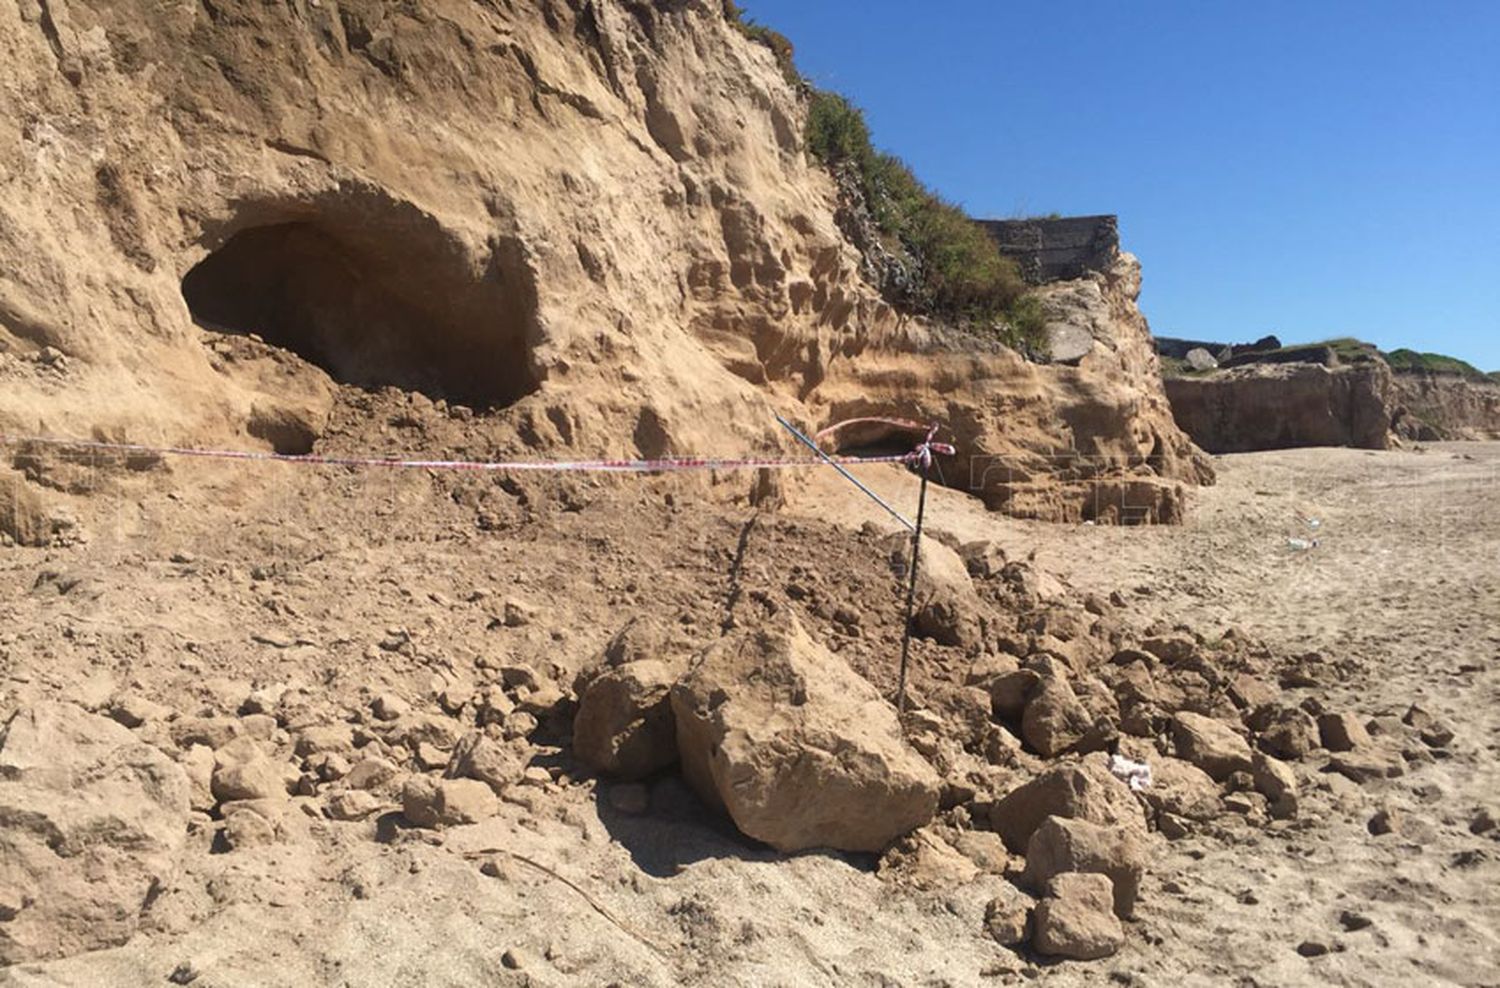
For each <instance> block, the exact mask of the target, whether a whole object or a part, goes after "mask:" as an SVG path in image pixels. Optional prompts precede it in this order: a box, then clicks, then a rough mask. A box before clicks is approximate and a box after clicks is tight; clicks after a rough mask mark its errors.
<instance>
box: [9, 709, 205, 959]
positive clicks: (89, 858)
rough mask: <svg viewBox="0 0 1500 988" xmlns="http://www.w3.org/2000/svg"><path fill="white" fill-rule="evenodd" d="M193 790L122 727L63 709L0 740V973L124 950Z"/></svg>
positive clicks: (17, 726)
mask: <svg viewBox="0 0 1500 988" xmlns="http://www.w3.org/2000/svg"><path fill="white" fill-rule="evenodd" d="M189 791H190V786H189V783H188V780H187V777H186V776H185V775H184V774H183V771H182V769H181V768H179V767H178V766H177V765H176V764H175V763H174V762H172V761H171V760H170V759H169V758H167V757H166V756H165V755H163V754H162V753H161V752H159V751H157V750H156V749H155V748H152V747H150V746H149V745H145V744H141V743H140V742H138V741H137V740H136V738H135V737H134V736H133V735H132V734H131V733H130V731H128V730H127V729H126V728H124V727H122V726H120V725H119V724H116V723H115V722H114V721H111V720H108V719H107V718H104V717H99V716H94V715H91V714H88V713H85V712H84V711H82V710H80V709H78V708H77V707H74V706H71V705H67V704H60V703H40V704H36V705H34V706H31V707H26V708H23V709H22V710H20V711H18V712H17V713H16V714H14V715H13V716H12V717H11V718H10V720H9V721H8V722H7V723H6V724H5V726H4V728H3V730H0V890H4V893H3V897H8V898H10V899H11V900H12V901H11V902H10V904H9V905H7V906H6V907H5V911H6V913H8V914H9V915H6V916H5V917H4V918H3V919H0V964H20V963H24V962H26V961H33V960H43V959H47V958H54V957H66V956H69V955H71V954H76V953H79V952H82V951H86V950H95V949H99V948H103V947H110V946H115V945H117V944H121V943H124V942H125V941H126V940H128V939H129V938H130V936H131V935H132V934H133V933H134V932H135V929H136V926H137V924H138V922H139V919H140V914H141V910H142V909H143V908H144V907H145V905H146V904H147V903H148V902H149V901H150V899H151V898H152V897H153V896H154V895H155V894H156V892H157V891H158V890H159V889H161V888H163V887H166V886H167V885H169V884H170V883H171V882H172V880H173V877H174V876H175V874H176V870H177V855H178V853H179V851H180V850H181V849H182V847H183V844H184V842H185V840H186V838H187V822H188V812H189V810H188V802H189Z"/></svg>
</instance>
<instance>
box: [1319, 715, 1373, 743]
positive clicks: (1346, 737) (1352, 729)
mask: <svg viewBox="0 0 1500 988" xmlns="http://www.w3.org/2000/svg"><path fill="white" fill-rule="evenodd" d="M1318 734H1319V736H1320V737H1321V738H1322V741H1323V747H1325V748H1327V749H1328V750H1329V751H1353V750H1354V749H1356V748H1363V747H1366V746H1368V745H1370V744H1371V743H1372V741H1371V738H1370V732H1369V731H1367V730H1365V725H1364V724H1362V723H1361V722H1360V720H1359V718H1357V717H1355V716H1354V715H1353V714H1333V713H1328V714H1324V715H1323V716H1321V717H1319V718H1318Z"/></svg>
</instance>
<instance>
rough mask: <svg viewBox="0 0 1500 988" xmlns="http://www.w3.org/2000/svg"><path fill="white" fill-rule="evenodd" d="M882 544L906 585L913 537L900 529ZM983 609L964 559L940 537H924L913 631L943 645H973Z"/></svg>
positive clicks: (976, 638)
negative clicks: (939, 538)
mask: <svg viewBox="0 0 1500 988" xmlns="http://www.w3.org/2000/svg"><path fill="white" fill-rule="evenodd" d="M883 544H884V545H885V547H886V549H887V554H888V557H889V559H890V564H891V571H892V572H893V573H894V574H895V576H896V578H897V579H898V580H900V581H901V583H902V585H903V586H904V585H905V583H906V581H907V579H908V575H907V574H908V569H907V567H908V566H909V565H910V564H911V538H910V537H909V536H908V535H906V534H905V533H904V532H898V533H896V534H893V535H891V536H889V537H888V538H887V539H886V540H885V542H884V543H883ZM982 610H983V606H982V605H981V604H980V601H979V594H978V593H976V592H975V590H974V581H973V580H972V579H971V578H970V577H969V569H968V567H967V566H965V565H964V561H963V559H962V558H960V557H959V555H958V553H956V552H954V551H953V550H952V549H950V548H948V547H947V546H946V545H944V544H943V543H941V542H939V541H938V540H937V539H923V540H922V554H921V558H920V559H919V560H918V561H917V598H916V610H915V611H914V613H913V614H912V631H913V633H914V634H916V635H917V636H918V637H921V638H930V639H932V640H933V641H935V642H937V643H938V644H940V645H959V646H969V645H974V644H977V643H978V640H979V614H980V612H981V611H982Z"/></svg>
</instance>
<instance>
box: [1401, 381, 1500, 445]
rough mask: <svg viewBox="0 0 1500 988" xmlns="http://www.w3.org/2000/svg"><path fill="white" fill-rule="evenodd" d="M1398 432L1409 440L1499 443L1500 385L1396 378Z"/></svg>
mask: <svg viewBox="0 0 1500 988" xmlns="http://www.w3.org/2000/svg"><path fill="white" fill-rule="evenodd" d="M1395 398H1396V401H1397V403H1398V406H1399V407H1398V409H1397V415H1396V430H1397V432H1399V433H1400V434H1401V435H1402V436H1405V437H1407V438H1409V439H1420V440H1437V439H1500V384H1486V383H1483V382H1480V381H1468V380H1465V379H1463V378H1461V377H1457V376H1455V375H1452V374H1410V373H1402V374H1397V375H1395Z"/></svg>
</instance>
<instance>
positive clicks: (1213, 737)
mask: <svg viewBox="0 0 1500 988" xmlns="http://www.w3.org/2000/svg"><path fill="white" fill-rule="evenodd" d="M1172 740H1173V743H1174V744H1175V745H1176V749H1177V757H1178V758H1182V759H1184V760H1186V761H1189V762H1192V763H1193V764H1194V765H1196V766H1198V767H1199V768H1201V769H1203V771H1205V772H1207V773H1208V774H1209V775H1210V776H1212V777H1213V779H1214V780H1215V781H1218V782H1222V781H1223V780H1224V779H1227V778H1228V777H1229V776H1230V775H1231V774H1233V773H1234V772H1248V771H1249V770H1250V768H1251V765H1252V758H1251V754H1250V745H1249V744H1248V743H1247V742H1246V741H1245V739H1244V738H1242V737H1240V735H1239V734H1237V733H1235V731H1234V729H1233V728H1231V727H1230V726H1229V725H1227V724H1224V723H1222V722H1220V721H1217V720H1214V719H1213V718H1211V717H1204V716H1203V715H1202V714H1195V713H1190V712H1188V711H1180V712H1178V713H1177V714H1175V715H1173V717H1172Z"/></svg>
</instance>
